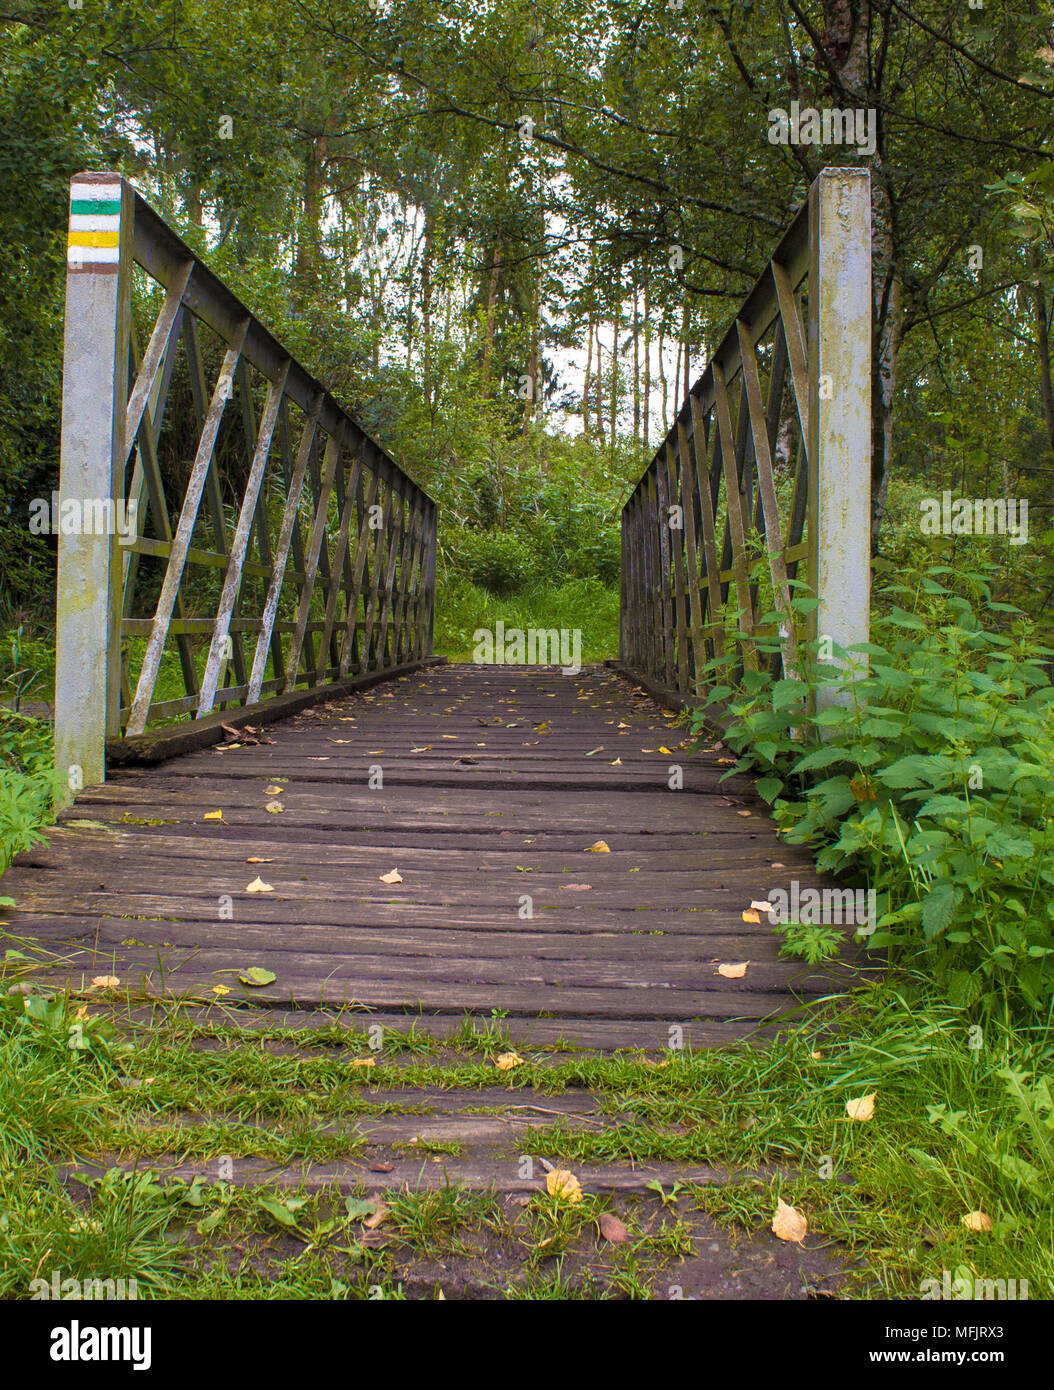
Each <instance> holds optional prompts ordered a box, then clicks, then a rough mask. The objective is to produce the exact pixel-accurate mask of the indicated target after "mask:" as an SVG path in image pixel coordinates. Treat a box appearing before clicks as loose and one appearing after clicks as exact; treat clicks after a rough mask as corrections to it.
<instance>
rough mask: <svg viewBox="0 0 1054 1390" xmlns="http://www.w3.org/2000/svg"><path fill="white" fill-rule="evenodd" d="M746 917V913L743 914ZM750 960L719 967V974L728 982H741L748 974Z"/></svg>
mask: <svg viewBox="0 0 1054 1390" xmlns="http://www.w3.org/2000/svg"><path fill="white" fill-rule="evenodd" d="M743 915H744V916H746V913H744V914H743ZM749 964H750V961H748V960H741V961H737V962H736V963H735V964H734V965H719V966H718V967H717V973H718V974H719V975H723V976H724V977H725V979H726V980H741V979H742V978H743V976H744V975H745V974H746V973H747V966H748V965H749Z"/></svg>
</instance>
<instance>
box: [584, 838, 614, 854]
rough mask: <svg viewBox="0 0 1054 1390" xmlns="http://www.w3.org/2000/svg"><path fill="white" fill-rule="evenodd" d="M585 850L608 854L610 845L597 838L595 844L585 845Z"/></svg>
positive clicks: (590, 852) (589, 852)
mask: <svg viewBox="0 0 1054 1390" xmlns="http://www.w3.org/2000/svg"><path fill="white" fill-rule="evenodd" d="M586 852H587V853H588V854H610V853H611V846H610V845H609V844H608V842H607V841H606V840H597V842H596V844H594V845H587V846H586Z"/></svg>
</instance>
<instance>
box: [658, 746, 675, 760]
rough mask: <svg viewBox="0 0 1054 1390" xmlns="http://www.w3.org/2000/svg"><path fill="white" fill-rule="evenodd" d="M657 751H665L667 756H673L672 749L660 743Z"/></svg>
mask: <svg viewBox="0 0 1054 1390" xmlns="http://www.w3.org/2000/svg"><path fill="white" fill-rule="evenodd" d="M659 752H660V753H665V754H666V755H667V756H668V757H672V756H673V749H672V748H666V747H664V746H663V745H662V744H661V743H660V744H659Z"/></svg>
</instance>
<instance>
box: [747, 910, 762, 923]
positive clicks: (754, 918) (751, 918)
mask: <svg viewBox="0 0 1054 1390" xmlns="http://www.w3.org/2000/svg"><path fill="white" fill-rule="evenodd" d="M743 921H744V922H760V921H761V918H760V917H759V916H758V914H757V913H756V912H755V911H754V909H753V908H752V907H748V908H747V909H746V910H745V911H744V913H743Z"/></svg>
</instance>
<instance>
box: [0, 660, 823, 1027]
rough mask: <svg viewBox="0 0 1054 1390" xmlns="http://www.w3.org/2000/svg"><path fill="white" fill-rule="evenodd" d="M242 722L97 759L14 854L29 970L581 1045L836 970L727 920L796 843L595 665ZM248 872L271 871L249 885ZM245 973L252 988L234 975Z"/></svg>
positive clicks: (432, 673)
mask: <svg viewBox="0 0 1054 1390" xmlns="http://www.w3.org/2000/svg"><path fill="white" fill-rule="evenodd" d="M265 736H266V737H267V738H269V739H271V740H273V742H268V743H261V744H259V745H258V746H234V747H226V748H222V749H220V748H210V749H205V750H201V751H198V752H194V753H190V754H186V755H184V756H182V757H179V758H175V759H173V760H172V761H170V762H167V763H164V764H161V765H160V766H154V767H149V768H136V767H130V768H120V769H118V770H116V771H115V772H114V773H113V776H112V778H111V780H109V781H108V782H107V783H106V784H105V785H103V786H97V787H92V788H88V789H87V790H86V791H85V792H84V793H82V794H81V795H80V796H79V797H78V799H77V803H76V805H75V806H74V807H73V808H71V809H70V810H69V811H67V812H65V813H64V814H63V815H62V817H61V818H60V824H59V825H58V826H57V827H56V828H55V829H54V830H53V831H50V832H49V843H48V845H47V847H39V848H37V849H34V850H32V851H30V852H27V853H24V854H22V855H21V856H20V857H19V858H18V860H16V862H15V864H14V866H13V867H12V868H11V869H10V870H9V872H8V873H7V875H6V876H5V877H4V879H3V885H2V889H0V891H2V892H3V893H6V894H9V895H10V896H13V897H14V898H15V899H16V900H17V902H18V904H19V906H18V909H17V910H11V911H9V913H8V915H7V921H8V923H9V925H8V927H7V931H8V932H9V933H10V934H11V935H13V936H16V937H21V938H26V939H30V940H35V941H37V942H39V943H41V944H42V945H44V946H45V947H46V948H47V949H48V950H50V951H54V952H56V953H58V956H59V958H60V960H61V963H60V965H58V966H57V967H56V968H55V969H54V970H53V972H52V973H51V976H50V978H52V979H58V980H69V981H71V982H72V983H73V984H74V985H77V986H81V985H83V984H85V983H87V981H89V980H90V979H91V978H92V977H96V976H99V975H116V976H118V977H119V979H120V981H121V985H122V988H123V987H126V986H127V987H129V988H130V989H131V990H132V991H133V992H135V993H136V994H138V993H139V992H140V991H145V992H146V993H147V994H154V995H160V994H166V995H172V996H177V997H188V996H189V997H193V998H201V999H206V1000H209V1001H215V1000H216V998H217V995H216V994H215V993H213V990H214V987H215V986H217V985H225V986H227V987H228V988H229V989H230V990H231V994H230V995H228V996H223V997H224V998H225V1000H226V1001H227V1002H231V1003H233V1002H234V1001H236V1000H243V999H250V998H251V1000H252V1002H253V1003H254V1004H256V1005H258V1006H259V1005H266V1006H267V1008H266V1009H265V1010H262V1011H261V1013H263V1014H264V1015H265V1016H269V1017H273V1018H275V1019H276V1020H277V1019H278V1018H281V1019H282V1021H283V1022H284V1023H287V1024H293V1023H295V1022H296V1021H297V1020H298V1019H300V1018H303V1019H304V1020H307V1019H309V1018H310V1019H312V1020H313V1021H315V1022H317V1021H318V1014H319V1011H320V1010H327V1009H336V1008H346V1009H352V1010H354V1011H356V1012H359V1011H361V1013H362V1025H363V1026H366V1025H368V1024H369V1023H371V1022H381V1023H382V1024H385V1025H390V1026H398V1027H400V1028H406V1027H407V1026H408V1025H409V1024H410V1023H411V1022H412V1021H416V1023H417V1025H418V1026H419V1027H421V1026H423V1027H424V1029H425V1031H440V1032H442V1031H444V1030H449V1029H450V1028H451V1027H453V1026H457V1025H458V1024H460V1023H461V1021H462V1019H463V1017H464V1016H465V1015H466V1014H470V1015H475V1016H477V1017H482V1018H484V1019H487V1020H490V1018H491V1017H492V1014H493V1013H496V1014H497V1015H498V1016H499V1017H503V1018H504V1022H505V1026H507V1027H508V1028H509V1031H510V1034H511V1036H512V1037H513V1038H515V1039H522V1040H525V1041H535V1042H537V1043H538V1044H539V1045H542V1044H545V1043H552V1042H555V1041H557V1040H558V1039H567V1040H569V1041H573V1042H576V1043H579V1044H580V1045H582V1046H587V1047H602V1048H615V1047H642V1048H661V1047H665V1046H666V1045H667V1044H668V1040H669V1036H670V1032H669V1030H670V1029H671V1027H673V1026H675V1025H677V1026H680V1027H682V1028H683V1029H684V1032H685V1041H686V1043H687V1042H689V1041H691V1042H692V1043H693V1044H694V1045H696V1046H700V1045H705V1044H708V1043H718V1042H724V1041H727V1040H729V1039H731V1038H734V1037H739V1036H742V1035H744V1034H745V1033H748V1032H750V1031H751V1030H752V1029H755V1028H757V1026H758V1025H759V1023H760V1022H761V1021H762V1020H766V1019H768V1020H771V1019H772V1018H773V1017H774V1016H779V1015H781V1014H784V1013H785V1012H787V1011H788V1010H792V1009H794V1008H795V1007H796V1006H797V1005H798V1004H799V1002H800V1001H802V1000H806V999H810V998H814V997H815V996H817V995H818V994H820V993H827V992H828V991H830V990H831V989H832V987H835V988H839V987H841V986H842V984H844V981H845V972H844V971H842V970H841V969H840V968H839V969H837V970H836V971H835V972H834V974H832V973H831V971H829V970H828V971H827V972H822V971H816V970H812V969H810V968H808V967H805V966H803V964H802V963H801V962H800V961H789V960H781V959H780V958H779V956H778V953H777V942H776V939H775V937H774V935H773V932H772V929H771V927H770V926H769V925H768V923H767V922H765V921H762V922H761V923H760V924H756V925H752V924H748V923H746V922H744V921H743V917H742V914H743V911H744V909H746V908H749V906H750V903H751V900H752V899H755V898H764V897H765V895H766V893H767V892H768V891H769V890H770V889H775V888H778V887H784V888H788V887H789V882H790V880H791V879H792V878H796V879H797V880H798V881H799V883H800V884H801V886H802V887H803V888H804V887H806V886H816V887H819V886H821V885H822V879H821V878H820V877H819V876H818V875H817V874H816V873H815V870H814V869H813V868H812V864H811V860H810V858H809V856H808V855H807V854H806V853H805V852H803V851H801V850H798V849H795V848H793V847H791V846H788V845H784V844H781V843H780V841H779V840H778V839H777V836H776V832H775V829H774V827H773V825H772V823H771V821H770V820H769V818H768V816H767V814H766V810H765V807H764V804H763V803H762V802H761V801H760V800H759V799H758V798H757V796H756V795H755V794H754V792H753V791H752V789H751V788H750V785H749V783H747V782H745V781H743V780H742V779H737V780H736V781H735V782H734V783H733V782H725V783H719V778H720V777H721V775H722V773H723V772H725V770H726V766H725V765H724V763H723V760H726V759H727V754H725V753H724V752H723V751H721V750H717V751H714V750H710V751H707V752H702V753H700V754H697V755H695V756H693V757H691V758H689V756H688V751H687V744H686V743H683V744H682V740H686V739H687V734H686V731H685V730H684V729H683V728H681V727H679V726H676V725H675V724H674V723H673V721H672V719H671V718H669V717H668V716H667V715H666V713H665V712H664V711H662V710H660V709H659V707H658V706H657V705H655V704H654V703H653V702H652V701H651V700H650V699H649V698H647V697H646V696H645V695H644V694H642V693H641V692H639V691H636V690H634V689H633V688H631V687H630V686H629V685H628V684H627V683H626V682H625V681H623V680H621V679H620V678H619V677H618V676H616V675H615V674H614V673H613V672H611V671H609V670H605V669H603V668H587V669H586V670H584V671H583V672H582V673H581V674H580V675H578V676H577V677H567V676H563V675H561V674H560V672H559V671H558V670H555V669H553V668H538V667H535V668H526V667H518V668H517V667H483V666H445V667H433V668H431V669H429V670H425V671H420V672H417V673H415V674H414V675H411V676H406V677H403V678H402V679H400V680H397V681H394V682H391V683H388V684H383V685H378V686H376V687H374V688H373V689H372V690H370V691H368V692H364V693H356V694H354V695H351V696H349V697H347V698H346V699H343V700H341V701H338V702H333V703H329V704H326V705H325V706H320V707H316V708H313V709H311V710H308V711H306V712H303V713H301V714H299V715H297V716H296V717H294V718H291V719H289V720H286V721H284V722H282V723H277V724H273V725H270V726H269V727H268V728H267V730H266V731H265ZM663 750H669V751H663ZM675 763H677V764H681V765H682V766H683V768H684V787H683V789H682V790H671V789H670V787H669V785H668V779H669V769H670V767H671V765H673V764H675ZM371 768H373V769H377V768H380V769H381V772H382V776H383V785H382V786H380V787H373V788H371V787H370V785H369V778H370V769H371ZM375 780H376V779H375ZM275 787H280V788H281V790H280V791H279V792H275V791H274V790H273V788H275ZM269 805H270V806H271V808H272V809H268V807H269ZM276 806H280V808H281V809H275V808H276ZM217 811H222V813H223V816H222V820H220V819H215V818H212V819H207V818H206V817H207V816H209V815H210V814H212V815H214V813H215V812H217ZM747 813H749V814H747ZM601 840H602V841H604V842H606V844H607V845H608V846H609V847H610V852H609V853H604V852H590V851H589V848H588V847H589V846H591V845H593V844H595V843H596V842H597V841H601ZM393 869H395V870H398V873H399V875H400V878H401V881H400V882H393V883H385V882H383V881H382V875H387V874H389V873H390V871H391V870H393ZM257 877H260V878H262V879H263V881H264V882H265V883H267V884H269V885H271V889H272V891H270V892H255V893H252V892H249V891H248V885H250V884H251V883H252V882H253V881H254V880H256V879H257ZM527 899H530V909H531V911H532V913H533V915H531V916H528V915H527V906H528V905H527ZM12 944H14V943H12ZM742 961H749V966H748V968H747V970H746V973H745V975H744V976H743V978H741V979H727V978H725V977H724V976H722V975H721V974H720V973H719V971H718V966H719V964H721V963H722V962H742ZM252 966H259V967H263V968H264V969H266V970H269V971H273V972H274V974H275V976H276V979H275V981H274V983H273V984H270V985H267V986H265V987H263V988H248V987H245V986H243V985H242V984H240V983H239V980H238V976H239V974H240V973H241V972H243V971H244V970H246V969H247V968H248V967H252Z"/></svg>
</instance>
